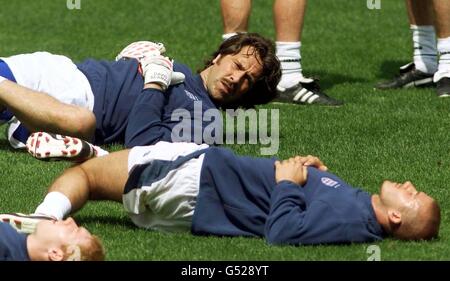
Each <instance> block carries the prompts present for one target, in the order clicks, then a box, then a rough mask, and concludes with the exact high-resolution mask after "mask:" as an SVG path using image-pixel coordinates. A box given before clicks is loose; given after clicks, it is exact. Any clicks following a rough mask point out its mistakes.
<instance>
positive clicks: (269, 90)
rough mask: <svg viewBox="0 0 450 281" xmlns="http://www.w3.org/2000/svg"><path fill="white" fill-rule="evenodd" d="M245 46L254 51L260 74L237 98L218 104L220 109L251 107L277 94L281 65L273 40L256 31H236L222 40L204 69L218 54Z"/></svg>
mask: <svg viewBox="0 0 450 281" xmlns="http://www.w3.org/2000/svg"><path fill="white" fill-rule="evenodd" d="M245 46H251V47H253V48H254V51H255V52H256V54H257V56H256V58H257V59H258V61H259V63H260V64H261V65H262V75H261V77H260V78H259V79H258V80H257V81H256V83H255V84H254V85H253V86H252V87H251V88H250V89H249V90H248V91H247V92H246V93H245V94H243V95H242V97H240V98H239V99H238V100H236V101H234V102H232V103H227V104H220V105H219V106H220V107H221V108H222V109H228V108H229V109H236V108H238V107H242V108H252V107H254V106H255V105H258V104H265V103H268V102H270V101H272V100H273V99H274V98H275V97H276V96H277V91H276V90H277V85H278V82H279V81H280V78H281V66H280V61H279V60H278V58H277V56H276V53H275V44H274V42H273V41H271V40H269V39H266V38H264V37H262V36H261V35H259V34H257V33H238V34H237V35H235V36H233V37H230V38H229V39H227V40H225V41H223V42H222V44H221V45H220V46H219V49H218V50H217V51H215V52H214V53H213V54H212V56H211V58H210V59H208V60H207V61H206V63H205V67H204V68H203V69H202V70H204V69H206V68H208V67H209V66H211V65H212V64H213V60H214V59H215V58H216V57H217V56H218V55H219V54H220V55H222V56H225V55H230V54H231V55H235V54H237V53H239V52H240V51H241V49H242V48H243V47H245ZM202 70H201V71H202Z"/></svg>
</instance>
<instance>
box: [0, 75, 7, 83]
mask: <svg viewBox="0 0 450 281" xmlns="http://www.w3.org/2000/svg"><path fill="white" fill-rule="evenodd" d="M5 80H8V79H6V78H4V77H3V76H0V83H2V82H3V81H5Z"/></svg>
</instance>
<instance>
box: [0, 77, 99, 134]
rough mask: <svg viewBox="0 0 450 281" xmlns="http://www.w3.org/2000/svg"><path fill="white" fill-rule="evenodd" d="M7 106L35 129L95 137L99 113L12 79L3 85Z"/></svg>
mask: <svg viewBox="0 0 450 281" xmlns="http://www.w3.org/2000/svg"><path fill="white" fill-rule="evenodd" d="M2 107H7V108H9V110H11V112H12V113H13V114H14V115H15V116H16V117H17V119H19V120H20V121H21V122H22V124H23V125H24V126H25V127H26V128H27V129H28V130H30V131H31V132H36V131H46V132H52V133H58V134H64V135H70V136H75V137H79V138H82V139H85V140H92V139H93V136H94V130H95V116H94V114H93V113H92V112H90V111H89V110H88V109H85V108H82V107H79V106H74V105H69V104H65V103H62V102H60V101H58V100H57V99H55V98H53V97H51V96H49V95H47V94H45V93H40V92H37V91H33V90H30V89H28V88H26V87H22V86H20V85H18V84H16V83H14V82H11V81H4V82H2V83H1V84H0V108H2Z"/></svg>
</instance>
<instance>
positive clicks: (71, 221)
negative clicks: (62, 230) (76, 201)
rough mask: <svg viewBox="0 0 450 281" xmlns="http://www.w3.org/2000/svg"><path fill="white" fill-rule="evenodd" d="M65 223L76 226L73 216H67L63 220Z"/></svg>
mask: <svg viewBox="0 0 450 281" xmlns="http://www.w3.org/2000/svg"><path fill="white" fill-rule="evenodd" d="M63 223H64V224H65V225H72V226H77V224H76V222H75V220H74V219H73V218H67V219H65V220H64V221H63Z"/></svg>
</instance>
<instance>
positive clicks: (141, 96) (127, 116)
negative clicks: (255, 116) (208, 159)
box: [77, 59, 216, 147]
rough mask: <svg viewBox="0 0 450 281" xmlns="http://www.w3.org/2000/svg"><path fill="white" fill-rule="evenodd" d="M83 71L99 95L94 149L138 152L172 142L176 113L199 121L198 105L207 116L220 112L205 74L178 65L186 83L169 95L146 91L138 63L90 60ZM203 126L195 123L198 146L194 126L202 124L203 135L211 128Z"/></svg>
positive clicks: (84, 65) (95, 97)
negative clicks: (109, 146)
mask: <svg viewBox="0 0 450 281" xmlns="http://www.w3.org/2000/svg"><path fill="white" fill-rule="evenodd" d="M77 66H78V69H79V70H80V71H81V72H83V74H84V75H85V76H86V77H87V79H88V81H89V83H90V85H91V88H92V92H93V93H94V110H93V111H94V115H95V118H96V123H97V125H96V131H95V139H94V144H98V145H101V144H104V143H115V142H118V143H124V144H125V146H126V147H134V146H141V145H150V144H154V143H156V142H158V141H168V142H172V138H171V132H172V129H173V127H174V126H175V125H176V124H178V123H179V122H180V120H175V121H171V114H172V112H173V111H174V110H175V109H185V110H187V111H189V112H190V114H191V117H192V118H194V114H193V110H194V102H195V101H201V102H202V112H205V111H206V110H208V109H211V108H216V106H215V105H214V103H213V102H212V100H211V99H210V98H209V95H208V92H207V91H206V89H205V88H204V86H203V82H202V79H201V77H200V75H199V74H196V75H194V74H193V73H192V72H191V70H190V69H189V68H188V67H186V66H185V65H182V64H177V63H175V64H174V71H179V72H182V73H184V75H185V76H186V79H185V81H184V83H182V84H179V85H176V86H172V87H169V89H168V90H167V91H166V92H165V93H163V92H161V91H159V90H154V89H146V90H143V87H144V80H143V77H142V75H141V74H140V73H139V71H138V66H139V63H138V62H137V60H134V59H131V60H120V61H117V62H111V61H97V60H91V59H89V60H86V61H84V62H82V63H80V64H78V65H77ZM201 116H203V114H201ZM201 116H200V118H201ZM197 119H198V118H197ZM202 119H203V118H202ZM183 121H186V120H183ZM212 121H214V120H212ZM212 121H211V122H212ZM202 122H203V120H201V121H200V122H197V123H196V122H190V123H191V127H192V129H191V141H192V142H194V141H195V139H194V130H195V129H194V125H195V124H201V126H202V128H199V130H200V131H201V132H203V129H204V128H205V127H206V126H207V125H208V124H210V122H203V123H202ZM197 130H198V128H197ZM198 142H203V139H201V141H199V139H198V138H197V143H198Z"/></svg>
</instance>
